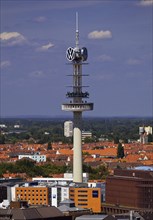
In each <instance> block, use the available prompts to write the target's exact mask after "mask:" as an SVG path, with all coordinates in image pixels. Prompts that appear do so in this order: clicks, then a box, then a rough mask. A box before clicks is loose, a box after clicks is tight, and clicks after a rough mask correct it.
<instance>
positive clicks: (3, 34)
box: [0, 0, 153, 117]
mask: <svg viewBox="0 0 153 220" xmlns="http://www.w3.org/2000/svg"><path fill="white" fill-rule="evenodd" d="M0 3H1V9H0V10H1V30H0V43H1V60H0V68H1V69H0V71H1V73H0V79H1V82H0V83H1V89H0V90H1V91H0V92H1V94H0V99H1V100H0V104H1V107H0V108H1V111H0V114H1V117H7V116H20V115H25V116H28V115H34V116H37V115H38V116H40V115H42V116H48V117H55V116H64V117H70V116H71V113H65V112H63V111H62V110H61V103H63V102H65V101H66V97H65V94H66V91H67V90H68V88H66V85H71V84H72V82H71V79H70V77H67V76H66V75H69V74H71V73H72V67H71V65H67V63H68V62H67V60H66V49H67V48H68V47H74V46H75V13H76V11H77V12H78V13H79V33H80V37H79V38H80V40H79V42H80V45H81V47H87V49H88V53H89V58H88V62H89V65H84V66H83V74H89V75H90V76H89V77H87V78H86V77H84V78H85V79H83V84H85V85H90V87H89V88H88V91H89V93H90V101H91V102H94V111H93V112H90V113H85V114H84V116H91V117H93V116H97V117H112V116H152V111H153V108H152V98H153V97H152V25H153V24H152V23H153V22H152V18H153V10H152V7H153V1H152V0H149V1H148V0H146V1H141V0H140V1H137V0H134V1H124V2H123V1H76V0H74V1H73V0H72V1H52V0H51V1H47V0H46V1H42V0H40V1H38V0H37V1H32V0H31V1H24V0H21V1H18V0H13V1H9V0H7V1H3V0H1V1H0Z"/></svg>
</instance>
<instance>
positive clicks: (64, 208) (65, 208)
mask: <svg viewBox="0 0 153 220" xmlns="http://www.w3.org/2000/svg"><path fill="white" fill-rule="evenodd" d="M57 208H58V209H59V210H60V211H62V212H76V211H84V210H87V209H84V208H81V207H69V206H67V205H60V206H59V207H57Z"/></svg>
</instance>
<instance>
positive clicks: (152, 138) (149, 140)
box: [148, 134, 153, 143]
mask: <svg viewBox="0 0 153 220" xmlns="http://www.w3.org/2000/svg"><path fill="white" fill-rule="evenodd" d="M148 142H149V143H150V142H153V136H152V134H148Z"/></svg>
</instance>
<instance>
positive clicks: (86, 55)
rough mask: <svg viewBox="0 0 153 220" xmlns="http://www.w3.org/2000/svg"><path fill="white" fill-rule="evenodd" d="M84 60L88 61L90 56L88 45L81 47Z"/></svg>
mask: <svg viewBox="0 0 153 220" xmlns="http://www.w3.org/2000/svg"><path fill="white" fill-rule="evenodd" d="M81 55H82V60H83V61H86V60H87V58H88V51H87V48H86V47H82V49H81Z"/></svg>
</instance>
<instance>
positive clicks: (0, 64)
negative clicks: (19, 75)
mask: <svg viewBox="0 0 153 220" xmlns="http://www.w3.org/2000/svg"><path fill="white" fill-rule="evenodd" d="M10 65H11V62H10V61H9V60H4V61H1V63H0V68H6V67H8V66H10Z"/></svg>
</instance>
